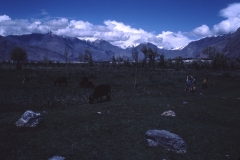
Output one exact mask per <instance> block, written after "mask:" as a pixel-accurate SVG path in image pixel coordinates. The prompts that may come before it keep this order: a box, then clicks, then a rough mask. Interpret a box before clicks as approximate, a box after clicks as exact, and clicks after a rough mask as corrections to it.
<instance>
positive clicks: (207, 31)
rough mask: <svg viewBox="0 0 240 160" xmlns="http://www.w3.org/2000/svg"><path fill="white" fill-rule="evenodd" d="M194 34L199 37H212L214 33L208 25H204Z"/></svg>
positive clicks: (196, 29) (194, 31)
mask: <svg viewBox="0 0 240 160" xmlns="http://www.w3.org/2000/svg"><path fill="white" fill-rule="evenodd" d="M193 33H194V34H195V35H197V36H204V37H205V36H210V35H211V34H212V33H211V31H210V29H209V27H208V26H207V25H205V24H204V25H202V26H200V27H197V28H195V29H194V30H193Z"/></svg>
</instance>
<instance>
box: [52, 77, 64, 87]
mask: <svg viewBox="0 0 240 160" xmlns="http://www.w3.org/2000/svg"><path fill="white" fill-rule="evenodd" d="M62 83H65V86H66V85H67V77H58V78H57V79H56V80H55V81H54V86H56V84H58V85H59V86H60V85H61V84H62Z"/></svg>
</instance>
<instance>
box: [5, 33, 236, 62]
mask: <svg viewBox="0 0 240 160" xmlns="http://www.w3.org/2000/svg"><path fill="white" fill-rule="evenodd" d="M239 44H240V28H239V29H238V30H237V31H236V32H235V33H230V34H226V35H221V36H216V37H206V38H203V39H200V40H197V41H193V42H190V43H189V44H188V45H187V46H186V47H184V48H183V49H181V50H165V49H159V48H157V46H155V45H153V44H151V43H145V44H139V45H138V46H136V47H137V50H138V52H139V59H140V60H141V59H142V58H143V54H142V52H141V48H142V46H143V45H146V46H147V47H148V48H152V49H154V48H157V52H158V53H159V54H164V55H165V58H175V57H176V56H182V57H183V58H196V57H206V55H203V54H202V50H203V49H204V48H205V47H208V46H213V47H215V48H216V49H217V50H219V51H220V52H223V53H225V54H226V55H227V56H228V57H231V58H240V46H239ZM16 46H19V47H22V48H23V49H25V50H26V51H27V53H28V59H29V60H34V61H42V60H43V57H44V55H47V56H48V59H49V60H52V61H59V62H65V55H66V54H65V53H66V52H67V53H68V54H67V55H68V58H69V60H70V61H79V59H80V60H81V61H83V60H84V59H83V55H84V54H85V52H84V51H85V50H86V49H89V50H90V51H91V52H92V57H93V60H94V61H109V60H111V57H112V56H113V55H114V56H115V57H116V58H117V57H122V58H124V59H132V58H131V57H132V53H131V52H132V48H131V47H129V48H126V49H123V48H120V47H117V46H114V45H112V44H111V43H109V42H107V41H104V40H96V41H94V42H90V41H84V40H80V39H78V38H70V37H61V36H57V35H54V34H53V33H52V32H49V33H47V34H37V33H33V34H29V35H21V36H16V35H10V36H6V37H3V36H0V61H2V60H9V59H10V52H11V51H12V49H13V48H14V47H16Z"/></svg>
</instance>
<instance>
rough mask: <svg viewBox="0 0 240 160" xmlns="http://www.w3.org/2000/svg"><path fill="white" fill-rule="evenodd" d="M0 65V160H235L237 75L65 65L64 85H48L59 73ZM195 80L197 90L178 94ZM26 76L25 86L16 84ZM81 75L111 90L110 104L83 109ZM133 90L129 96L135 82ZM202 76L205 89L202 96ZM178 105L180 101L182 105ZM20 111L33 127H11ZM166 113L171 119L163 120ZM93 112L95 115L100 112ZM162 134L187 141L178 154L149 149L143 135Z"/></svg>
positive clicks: (239, 99)
mask: <svg viewBox="0 0 240 160" xmlns="http://www.w3.org/2000/svg"><path fill="white" fill-rule="evenodd" d="M15 68H16V67H15V66H4V65H2V66H0V130H1V131H0V159H1V160H33V159H36V160H47V159H48V158H51V157H53V156H55V155H59V156H62V157H65V158H66V160H78V159H87V160H107V159H111V160H128V159H129V160H150V159H151V160H155V159H156V160H163V159H165V160H178V159H179V160H220V159H221V160H224V159H226V160H228V159H229V160H234V159H236V160H237V159H239V158H240V116H239V114H240V72H239V71H235V72H226V71H223V72H220V71H219V72H212V71H211V70H200V71H195V70H183V71H174V70H161V69H155V70H154V71H152V70H150V69H138V72H137V74H136V70H135V68H126V67H122V68H120V67H118V68H111V67H107V66H101V67H96V66H95V67H93V68H86V67H81V66H77V65H76V66H73V65H72V66H70V65H69V66H68V69H67V73H68V76H69V81H68V85H67V86H65V85H64V84H62V85H61V86H55V87H54V85H53V81H54V80H55V79H56V78H57V77H59V76H62V75H66V68H65V67H63V66H62V67H61V66H60V67H41V66H40V67H39V66H34V67H32V66H23V69H22V71H21V72H18V71H17V70H16V69H15ZM189 73H192V74H193V76H198V79H197V82H198V86H197V89H196V92H194V93H191V92H188V91H184V88H185V79H186V76H187V75H188V74H189ZM25 75H28V77H29V78H30V81H25V82H24V83H22V82H23V79H24V77H25ZM84 76H87V77H89V80H90V81H92V82H93V83H94V84H95V85H96V84H101V83H106V84H110V85H111V86H112V94H111V101H102V102H97V103H96V101H95V103H94V104H88V103H87V100H88V96H89V95H90V94H91V93H92V92H93V89H83V88H80V86H79V82H80V81H81V79H82V77H84ZM135 76H136V82H137V84H138V85H137V87H136V89H135V90H134V82H135ZM206 76H209V83H208V89H207V90H201V85H202V81H203V79H204V78H205V77H206ZM183 102H187V104H184V103H183ZM26 110H32V111H35V112H40V113H41V115H42V121H41V123H40V124H39V125H38V126H37V127H35V128H17V127H16V125H15V122H17V121H18V119H19V118H20V117H21V116H22V114H23V113H24V112H25V111H26ZM168 110H172V111H174V112H175V114H176V117H164V116H161V114H162V113H163V112H164V111H168ZM98 112H100V113H101V114H99V113H98ZM150 129H159V130H168V131H170V132H172V133H175V134H177V135H179V136H180V137H181V138H183V140H184V141H185V142H186V145H187V152H186V153H185V154H178V153H174V152H171V151H168V150H166V149H165V148H163V147H149V146H148V145H147V142H146V140H145V137H144V135H145V133H146V132H147V130H150Z"/></svg>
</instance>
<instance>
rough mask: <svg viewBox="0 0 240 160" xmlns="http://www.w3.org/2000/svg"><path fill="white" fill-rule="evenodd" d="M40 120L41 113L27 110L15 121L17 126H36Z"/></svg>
mask: <svg viewBox="0 0 240 160" xmlns="http://www.w3.org/2000/svg"><path fill="white" fill-rule="evenodd" d="M40 121H41V114H40V113H35V112H33V111H30V110H27V111H26V112H25V113H24V114H23V115H22V117H21V118H20V119H19V120H18V121H17V122H16V125H17V127H36V126H37V125H38V124H39V122H40Z"/></svg>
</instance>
